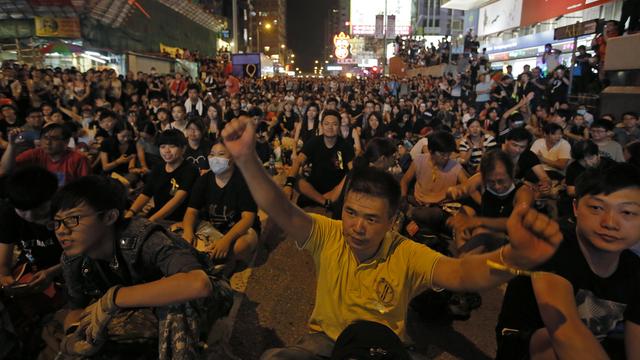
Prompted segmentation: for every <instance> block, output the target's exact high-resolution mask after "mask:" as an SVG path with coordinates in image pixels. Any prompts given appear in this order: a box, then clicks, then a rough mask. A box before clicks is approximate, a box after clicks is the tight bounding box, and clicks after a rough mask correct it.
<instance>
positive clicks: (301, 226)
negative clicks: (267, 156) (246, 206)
mask: <svg viewBox="0 0 640 360" xmlns="http://www.w3.org/2000/svg"><path fill="white" fill-rule="evenodd" d="M236 161H237V165H238V167H239V168H240V170H241V171H242V175H244V178H245V181H246V182H247V185H248V187H249V190H250V191H251V195H253V198H254V200H255V201H256V204H257V205H258V207H259V208H261V209H263V210H264V211H265V212H266V213H267V214H268V215H269V217H271V218H273V220H274V221H275V222H276V224H278V226H280V227H281V228H282V229H284V230H285V231H287V230H291V229H295V230H296V231H295V232H294V233H295V234H294V233H291V234H290V235H295V237H296V238H295V240H296V242H299V243H302V242H304V241H305V240H306V238H307V237H308V234H309V232H310V231H311V225H312V221H311V218H310V217H309V216H308V215H306V214H305V213H304V212H303V211H302V210H300V209H299V208H298V207H297V206H295V205H294V204H292V203H291V202H290V201H289V199H287V197H286V196H285V194H284V193H283V192H282V189H280V187H279V186H278V185H277V184H276V183H275V182H274V181H273V180H272V179H271V177H270V176H269V174H267V172H266V170H265V169H264V167H263V166H262V164H260V162H259V161H258V158H257V157H255V156H249V157H247V158H243V159H236Z"/></svg>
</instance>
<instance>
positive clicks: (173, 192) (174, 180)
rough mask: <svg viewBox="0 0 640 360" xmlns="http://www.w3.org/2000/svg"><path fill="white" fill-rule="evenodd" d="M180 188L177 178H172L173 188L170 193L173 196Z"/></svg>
mask: <svg viewBox="0 0 640 360" xmlns="http://www.w3.org/2000/svg"><path fill="white" fill-rule="evenodd" d="M179 189H180V185H178V182H177V181H176V179H174V178H171V190H170V191H169V194H170V195H171V196H174V195H175V194H176V193H177V192H178V190H179Z"/></svg>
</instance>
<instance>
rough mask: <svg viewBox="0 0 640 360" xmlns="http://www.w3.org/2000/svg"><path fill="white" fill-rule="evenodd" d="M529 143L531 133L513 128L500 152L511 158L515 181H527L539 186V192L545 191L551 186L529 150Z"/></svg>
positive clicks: (549, 180)
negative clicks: (514, 166) (513, 164)
mask: <svg viewBox="0 0 640 360" xmlns="http://www.w3.org/2000/svg"><path fill="white" fill-rule="evenodd" d="M530 143H531V133H529V132H528V131H527V130H525V129H523V128H515V129H512V130H511V131H509V133H508V134H507V136H506V140H505V142H504V144H502V150H503V151H504V152H506V153H507V154H508V155H509V156H511V160H513V162H514V163H515V165H516V169H515V179H516V180H517V181H523V180H525V181H529V182H531V183H534V184H539V185H540V187H541V190H542V189H547V188H548V187H549V186H550V185H551V179H549V176H548V175H547V173H546V171H544V168H543V167H542V164H540V160H539V159H538V157H537V156H536V154H534V153H533V152H531V150H529V145H530Z"/></svg>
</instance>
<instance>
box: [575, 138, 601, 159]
mask: <svg viewBox="0 0 640 360" xmlns="http://www.w3.org/2000/svg"><path fill="white" fill-rule="evenodd" d="M599 153H600V149H599V148H598V145H596V143H594V142H593V141H591V140H581V141H578V142H577V143H575V144H573V146H572V147H571V158H572V159H573V160H576V161H578V160H582V159H584V158H585V157H587V156H593V155H598V154H599Z"/></svg>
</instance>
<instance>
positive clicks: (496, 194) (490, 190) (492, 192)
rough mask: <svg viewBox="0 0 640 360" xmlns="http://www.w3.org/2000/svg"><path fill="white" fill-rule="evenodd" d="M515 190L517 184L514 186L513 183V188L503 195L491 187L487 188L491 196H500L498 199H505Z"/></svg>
mask: <svg viewBox="0 0 640 360" xmlns="http://www.w3.org/2000/svg"><path fill="white" fill-rule="evenodd" d="M515 188H516V184H513V183H512V184H511V187H510V188H509V189H508V190H507V191H505V192H503V193H498V192H495V191H494V190H493V189H491V188H490V187H489V186H487V187H486V190H487V191H488V192H489V193H491V194H493V195H495V196H498V197H505V196H507V195H509V194H510V193H511V192H512V191H513V190H515Z"/></svg>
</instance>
